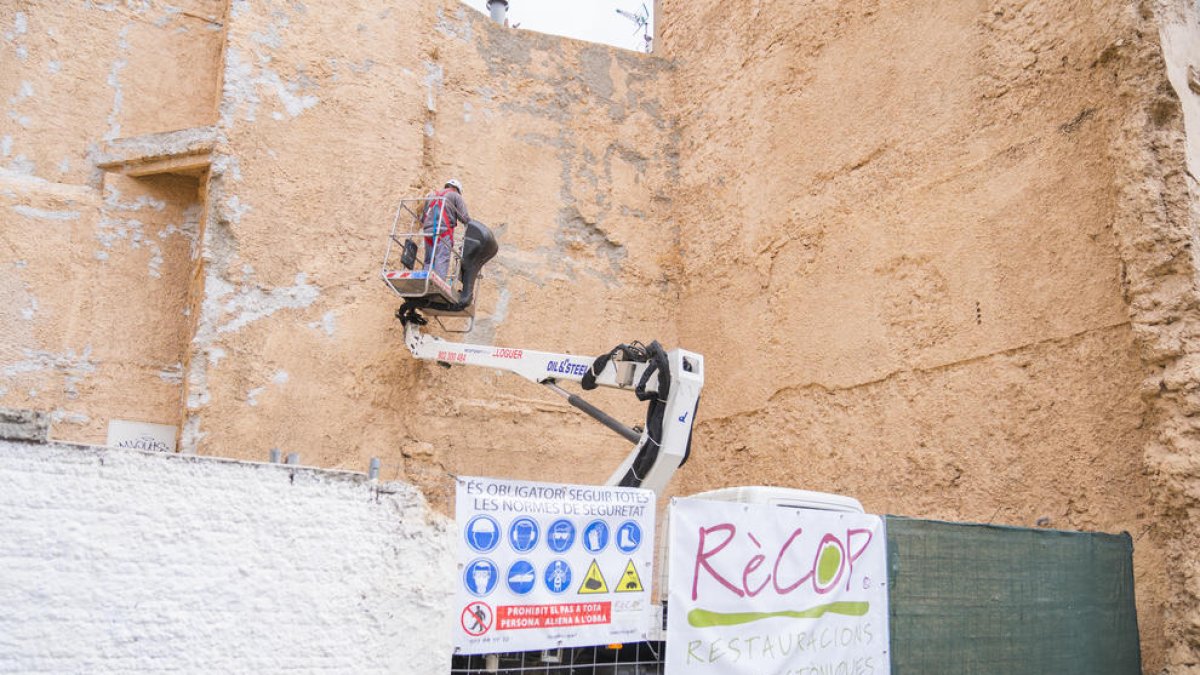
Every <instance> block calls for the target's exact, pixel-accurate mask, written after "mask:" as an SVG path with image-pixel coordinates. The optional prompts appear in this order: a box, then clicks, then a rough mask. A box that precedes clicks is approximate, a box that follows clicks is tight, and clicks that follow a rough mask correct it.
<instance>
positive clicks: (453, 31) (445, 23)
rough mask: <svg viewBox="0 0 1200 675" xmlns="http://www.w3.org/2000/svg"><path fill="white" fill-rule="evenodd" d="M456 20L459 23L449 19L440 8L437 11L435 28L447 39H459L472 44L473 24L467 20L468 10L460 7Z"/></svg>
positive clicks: (456, 13)
mask: <svg viewBox="0 0 1200 675" xmlns="http://www.w3.org/2000/svg"><path fill="white" fill-rule="evenodd" d="M455 18H456V19H458V21H457V22H455V21H453V20H452V19H450V18H448V17H447V16H446V13H445V11H443V10H442V9H441V8H440V7H439V8H438V11H437V23H436V24H434V28H436V29H437V30H438V32H440V33H441V34H442V35H445V36H446V37H450V38H458V39H459V40H462V41H463V42H470V41H471V36H472V33H471V22H470V20H468V19H467V13H466V10H465V9H463V8H462V7H459V8H458V9H457V10H456V11H455Z"/></svg>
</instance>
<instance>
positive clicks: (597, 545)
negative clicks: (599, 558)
mask: <svg viewBox="0 0 1200 675" xmlns="http://www.w3.org/2000/svg"><path fill="white" fill-rule="evenodd" d="M581 542H582V544H583V547H584V548H585V549H587V552H588V553H599V552H601V551H603V550H604V548H605V547H606V546H608V523H606V522H604V521H603V520H593V521H592V522H590V523H588V524H587V527H585V528H583V536H582V539H581Z"/></svg>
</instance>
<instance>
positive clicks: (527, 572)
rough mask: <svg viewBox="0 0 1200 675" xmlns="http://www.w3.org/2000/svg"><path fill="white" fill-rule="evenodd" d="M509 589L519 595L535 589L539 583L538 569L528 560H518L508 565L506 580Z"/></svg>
mask: <svg viewBox="0 0 1200 675" xmlns="http://www.w3.org/2000/svg"><path fill="white" fill-rule="evenodd" d="M505 583H507V584H508V590H510V591H512V592H513V593H516V594H517V595H525V594H527V593H529V592H530V591H532V590H533V585H534V584H535V583H537V570H535V569H534V568H533V563H531V562H529V561H528V560H518V561H516V562H515V563H513V564H512V565H509V567H508V577H507V578H506V580H505Z"/></svg>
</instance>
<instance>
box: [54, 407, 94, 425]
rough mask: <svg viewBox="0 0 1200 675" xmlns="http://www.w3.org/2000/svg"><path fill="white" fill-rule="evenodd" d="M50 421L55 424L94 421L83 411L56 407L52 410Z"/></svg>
mask: <svg viewBox="0 0 1200 675" xmlns="http://www.w3.org/2000/svg"><path fill="white" fill-rule="evenodd" d="M50 421H51V422H53V423H54V424H87V423H88V422H90V421H92V418H90V417H88V416H87V415H85V414H83V413H81V412H76V411H73V410H67V409H65V408H55V409H54V410H51V411H50Z"/></svg>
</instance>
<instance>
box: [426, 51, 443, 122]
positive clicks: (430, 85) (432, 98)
mask: <svg viewBox="0 0 1200 675" xmlns="http://www.w3.org/2000/svg"><path fill="white" fill-rule="evenodd" d="M445 78H446V71H445V69H444V68H442V65H441V64H440V63H434V62H432V61H426V62H425V108H426V109H427V110H429V112H437V95H438V94H440V93H441V91H442V85H443V84H444V82H445Z"/></svg>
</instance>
